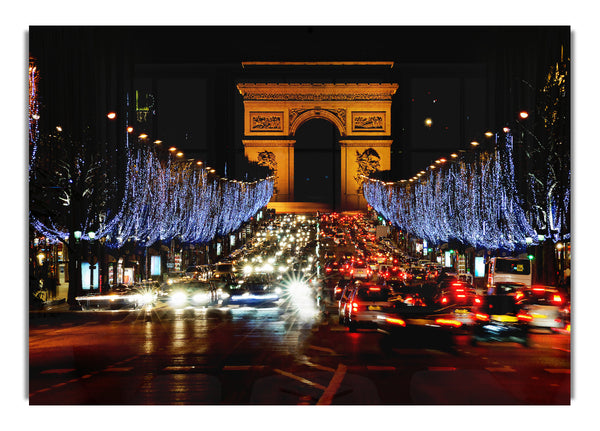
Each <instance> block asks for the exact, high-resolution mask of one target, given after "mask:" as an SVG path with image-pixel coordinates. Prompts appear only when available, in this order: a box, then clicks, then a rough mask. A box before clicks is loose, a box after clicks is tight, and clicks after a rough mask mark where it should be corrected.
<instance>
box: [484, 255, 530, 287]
mask: <svg viewBox="0 0 600 431" xmlns="http://www.w3.org/2000/svg"><path fill="white" fill-rule="evenodd" d="M501 282H507V283H522V284H524V285H525V286H526V287H531V283H532V271H531V261H530V260H529V259H527V258H517V257H492V258H490V261H489V264H488V276H487V287H488V289H489V288H490V287H492V286H494V285H495V284H496V283H501Z"/></svg>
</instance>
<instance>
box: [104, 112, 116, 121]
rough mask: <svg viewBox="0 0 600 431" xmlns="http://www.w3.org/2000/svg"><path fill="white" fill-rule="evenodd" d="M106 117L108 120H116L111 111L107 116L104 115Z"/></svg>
mask: <svg viewBox="0 0 600 431" xmlns="http://www.w3.org/2000/svg"><path fill="white" fill-rule="evenodd" d="M106 116H107V117H108V119H109V120H114V119H115V118H117V113H116V112H112V111H111V112H109V113H108V114H106Z"/></svg>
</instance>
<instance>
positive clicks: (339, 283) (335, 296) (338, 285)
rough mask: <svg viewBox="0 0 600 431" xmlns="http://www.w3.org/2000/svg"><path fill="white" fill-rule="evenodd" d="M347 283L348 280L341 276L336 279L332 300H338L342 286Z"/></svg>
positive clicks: (348, 282) (342, 289)
mask: <svg viewBox="0 0 600 431" xmlns="http://www.w3.org/2000/svg"><path fill="white" fill-rule="evenodd" d="M348 284H350V280H345V279H343V278H340V279H339V280H338V281H337V283H336V284H335V286H334V287H333V300H334V301H339V300H340V298H341V297H342V292H343V291H344V287H346V286H347V285H348Z"/></svg>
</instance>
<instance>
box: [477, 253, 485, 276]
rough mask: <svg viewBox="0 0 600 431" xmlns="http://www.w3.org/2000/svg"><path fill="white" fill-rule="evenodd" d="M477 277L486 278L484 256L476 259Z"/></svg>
mask: <svg viewBox="0 0 600 431" xmlns="http://www.w3.org/2000/svg"><path fill="white" fill-rule="evenodd" d="M475 277H485V258H484V257H483V256H476V257H475Z"/></svg>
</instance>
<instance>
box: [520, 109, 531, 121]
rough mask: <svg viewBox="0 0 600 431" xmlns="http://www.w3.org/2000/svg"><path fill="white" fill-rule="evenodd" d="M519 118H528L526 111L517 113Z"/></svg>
mask: <svg viewBox="0 0 600 431" xmlns="http://www.w3.org/2000/svg"><path fill="white" fill-rule="evenodd" d="M519 117H521V118H522V119H523V120H524V119H525V118H527V117H529V113H528V112H527V111H521V112H519Z"/></svg>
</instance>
